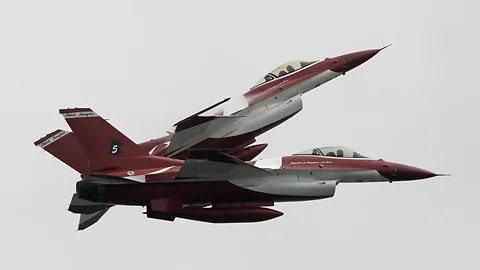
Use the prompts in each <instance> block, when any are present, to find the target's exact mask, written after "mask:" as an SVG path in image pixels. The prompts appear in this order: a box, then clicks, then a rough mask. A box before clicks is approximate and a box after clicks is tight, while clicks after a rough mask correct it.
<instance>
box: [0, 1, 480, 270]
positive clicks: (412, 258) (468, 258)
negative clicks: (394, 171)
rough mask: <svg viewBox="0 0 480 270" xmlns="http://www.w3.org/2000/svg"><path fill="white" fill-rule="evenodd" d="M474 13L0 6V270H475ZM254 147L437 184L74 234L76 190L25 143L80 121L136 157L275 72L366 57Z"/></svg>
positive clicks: (129, 211) (374, 5) (403, 8)
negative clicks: (264, 214) (227, 221)
mask: <svg viewBox="0 0 480 270" xmlns="http://www.w3.org/2000/svg"><path fill="white" fill-rule="evenodd" d="M478 8H479V4H478V3H477V2H476V1H466V0H462V1H419V0H416V1H409V0H408V1H381V0H363V1H353V0H347V1H305V0H295V1H280V0H276V1H251V0H247V1H209V0H206V1H205V0H204V1H163V2H160V1H119V0H116V1H113V0H112V1H50V0H49V1H22V0H16V1H1V2H0V34H1V36H0V89H1V91H2V94H3V95H2V98H1V99H0V103H1V106H0V110H1V113H2V116H3V117H2V127H3V128H2V135H1V138H2V141H3V147H2V149H3V151H2V153H3V155H2V163H3V165H2V170H3V172H4V173H3V180H2V185H1V188H0V190H1V194H0V195H1V196H0V202H1V204H0V212H1V213H2V219H1V220H2V221H1V225H0V247H1V254H2V256H1V260H0V268H2V269H32V268H36V269H62V270H64V269H83V270H84V269H242V270H243V269H247V268H248V269H319V268H322V269H389V270H397V269H398V270H400V269H401V270H404V269H437V270H440V269H449V270H450V269H479V268H480V264H479V261H478V251H479V248H480V247H479V245H480V244H479V243H480V233H479V232H478V229H479V227H480V214H479V210H478V209H479V206H480V196H479V191H480V189H479V187H480V184H479V181H480V177H479V175H478V171H477V169H478V164H479V163H478V162H479V158H478V155H480V142H479V140H480V127H479V125H480V124H479V116H480V111H479V108H478V102H479V98H480V94H479V87H478V63H479V60H480V59H479V55H480V54H479V53H478V48H480V41H479V37H478V26H479V25H480V21H479V19H478ZM390 43H392V44H393V45H392V46H391V47H389V48H388V49H386V50H384V51H382V52H381V53H380V54H378V55H377V56H375V57H374V58H373V59H372V60H370V61H369V62H367V63H366V64H364V65H363V66H361V67H360V68H358V69H356V70H353V71H352V72H351V73H349V74H347V76H341V77H339V78H337V79H335V80H333V81H331V82H329V83H327V84H325V85H323V86H321V87H319V88H317V89H315V90H314V91H312V92H309V93H308V94H306V95H305V96H303V99H304V109H303V111H302V112H301V113H300V114H298V115H297V116H295V117H294V118H292V119H291V120H289V121H288V122H286V123H285V124H283V125H281V126H280V127H278V128H276V129H274V130H272V131H270V132H269V133H266V134H265V135H263V136H261V137H260V138H259V142H268V143H269V147H268V148H267V149H266V150H265V152H264V153H262V155H261V157H274V156H281V155H288V154H291V153H294V152H299V151H302V150H305V149H308V148H312V147H320V146H329V145H338V144H340V145H346V146H349V147H353V148H356V149H359V150H360V151H362V152H363V153H365V154H367V155H370V156H373V157H376V158H384V159H386V160H389V161H394V162H401V163H406V164H409V165H414V166H417V167H421V168H424V169H428V170H432V171H434V172H438V173H452V174H453V175H452V176H451V177H445V178H434V179H429V180H425V181H417V182H404V183H394V184H388V183H371V184H350V185H347V184H344V185H340V186H339V187H338V188H337V192H336V195H335V196H334V197H333V198H331V199H327V200H320V201H313V202H303V203H284V204H278V205H276V207H275V208H276V209H278V210H280V211H282V212H284V213H285V215H284V216H282V217H280V218H278V219H274V220H271V221H267V222H263V223H256V224H243V225H238V224H237V225H234V224H231V225H212V224H208V223H200V222H194V221H187V220H177V221H175V222H174V223H170V222H165V221H159V220H153V219H147V218H146V217H145V215H142V214H141V213H142V212H143V211H144V209H142V208H140V207H115V208H113V209H111V210H110V211H109V212H108V213H107V214H106V215H105V216H104V217H103V218H102V219H101V220H100V221H99V222H98V223H97V224H95V225H94V226H92V227H90V228H89V229H87V230H85V231H81V232H76V231H75V230H76V226H77V223H78V216H77V215H74V214H72V213H70V212H68V211H67V210H66V208H67V204H68V203H69V202H70V198H71V196H72V193H73V192H74V191H75V182H76V181H78V180H79V177H78V175H77V173H76V172H75V171H73V170H71V169H70V168H69V167H67V166H65V165H64V164H62V163H61V162H60V161H58V160H56V159H54V158H53V157H51V156H50V155H49V154H48V153H46V152H44V151H42V150H41V149H39V148H36V147H34V146H33V142H34V141H35V140H37V139H38V138H40V137H42V136H44V135H45V134H47V133H49V132H51V131H53V130H55V129H57V128H62V129H69V128H68V125H67V124H66V122H65V121H64V120H63V118H62V117H61V116H60V115H59V114H58V109H60V108H67V107H91V108H93V109H94V110H95V111H96V112H97V113H99V114H100V115H102V116H104V117H105V118H109V119H110V122H111V123H112V124H113V125H115V126H116V127H117V128H118V129H120V130H121V131H122V132H124V133H125V134H126V135H127V136H129V137H130V138H132V139H133V140H134V141H136V142H141V141H144V140H148V139H151V138H155V137H159V136H163V135H165V134H166V133H165V130H166V129H170V128H171V126H172V124H174V123H175V122H176V121H178V120H180V119H182V118H183V117H186V116H188V115H190V114H192V113H195V112H197V111H198V110H200V109H203V108H205V107H207V106H209V105H211V104H213V103H215V102H217V101H219V100H222V99H224V98H226V97H235V96H239V95H241V94H243V93H245V92H246V91H248V89H249V88H250V87H251V86H252V85H253V84H254V83H255V82H256V81H258V80H259V79H260V77H262V76H263V75H264V74H265V73H267V72H268V71H270V70H271V69H273V68H275V67H277V66H278V65H280V64H282V63H284V62H286V61H290V60H317V59H320V60H321V59H324V58H325V57H329V56H330V57H332V56H337V55H340V54H344V53H348V52H353V51H358V50H364V49H372V48H379V47H382V46H385V45H388V44H390Z"/></svg>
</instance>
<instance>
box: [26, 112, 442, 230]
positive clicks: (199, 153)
mask: <svg viewBox="0 0 480 270" xmlns="http://www.w3.org/2000/svg"><path fill="white" fill-rule="evenodd" d="M60 113H61V114H62V115H63V117H64V118H65V120H66V121H67V123H68V125H69V126H70V128H71V129H72V132H69V131H65V130H57V131H55V132H52V133H50V134H48V135H47V136H46V137H44V138H41V139H39V140H37V141H36V142H35V143H34V144H35V145H36V146H38V147H41V148H43V149H44V150H46V151H47V152H49V153H50V154H52V155H54V156H55V157H57V158H58V159H60V160H62V161H63V162H64V163H66V164H68V165H69V166H70V167H72V168H73V169H75V170H76V171H77V172H79V173H80V175H81V178H82V179H81V180H80V181H78V182H77V183H76V192H75V193H74V194H73V196H72V199H71V203H70V206H69V211H71V212H73V213H76V214H80V221H79V225H78V229H79V230H83V229H86V228H88V227H90V226H91V225H93V224H95V223H96V222H97V221H98V220H99V219H100V218H101V217H102V216H103V215H104V214H105V213H106V212H107V211H108V209H110V208H111V207H113V206H116V205H134V206H142V207H146V212H144V214H146V216H147V217H148V218H153V219H160V220H165V221H174V220H175V219H176V218H182V219H189V220H195V221H203V222H210V223H244V222H259V221H266V220H270V219H273V218H277V217H279V216H281V215H283V213H282V212H279V211H277V210H274V209H271V208H267V207H270V206H274V205H275V203H277V202H292V201H309V200H321V199H326V198H331V197H333V196H334V195H335V192H336V187H337V185H338V184H339V183H351V182H395V181H411V180H419V179H426V178H431V177H435V176H439V175H440V174H436V173H433V172H430V171H427V170H423V169H420V168H416V167H412V166H408V165H404V164H399V163H393V162H388V161H384V160H382V159H372V158H369V157H367V156H366V155H364V154H361V153H360V152H358V151H355V150H352V149H350V148H347V147H338V146H337V147H321V148H314V149H312V150H308V151H303V152H299V153H297V154H294V155H290V156H284V157H279V158H272V159H262V160H257V161H249V162H244V161H242V160H239V159H237V158H235V157H233V156H230V155H227V154H225V153H222V152H220V151H214V150H189V151H188V153H189V154H188V155H187V158H186V159H185V160H179V159H173V158H168V157H159V156H153V155H150V154H149V153H148V151H146V150H145V149H142V148H141V147H140V146H139V145H137V144H135V143H134V142H133V141H132V140H130V139H129V138H127V137H126V136H125V135H124V134H122V133H121V132H120V131H118V130H117V129H116V128H115V127H113V126H112V125H111V124H109V123H108V122H107V121H105V120H104V119H103V118H102V117H100V116H99V115H98V114H97V113H95V112H94V111H93V110H91V109H79V108H77V109H62V110H60Z"/></svg>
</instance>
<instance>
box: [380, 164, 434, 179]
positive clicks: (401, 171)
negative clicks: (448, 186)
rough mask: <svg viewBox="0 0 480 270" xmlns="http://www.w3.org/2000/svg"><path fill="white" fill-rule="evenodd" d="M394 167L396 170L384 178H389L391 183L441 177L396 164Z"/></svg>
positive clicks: (386, 174) (385, 174)
mask: <svg viewBox="0 0 480 270" xmlns="http://www.w3.org/2000/svg"><path fill="white" fill-rule="evenodd" d="M392 165H393V164H392ZM393 166H394V167H395V170H394V171H393V172H389V173H384V174H383V176H384V177H386V178H388V179H389V180H390V181H411V180H420V179H427V178H431V177H435V176H439V175H438V174H436V173H433V172H431V171H427V170H424V169H420V168H416V167H413V166H408V165H403V164H394V165H393Z"/></svg>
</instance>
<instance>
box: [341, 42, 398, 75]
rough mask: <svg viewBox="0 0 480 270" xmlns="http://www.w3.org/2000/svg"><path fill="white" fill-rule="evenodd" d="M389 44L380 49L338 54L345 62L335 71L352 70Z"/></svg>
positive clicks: (344, 71)
mask: <svg viewBox="0 0 480 270" xmlns="http://www.w3.org/2000/svg"><path fill="white" fill-rule="evenodd" d="M388 46H390V45H388ZM388 46H385V47H383V48H380V49H373V50H366V51H360V52H354V53H349V54H345V55H341V56H338V59H339V60H340V61H341V62H343V64H342V66H340V67H338V68H336V69H334V70H333V71H335V72H339V73H343V74H345V73H346V72H347V71H350V70H352V69H354V68H356V67H358V66H360V65H361V64H363V63H365V62H367V61H368V60H370V59H371V58H372V57H374V56H375V55H376V54H377V53H379V52H380V51H381V50H383V49H385V48H387V47H388Z"/></svg>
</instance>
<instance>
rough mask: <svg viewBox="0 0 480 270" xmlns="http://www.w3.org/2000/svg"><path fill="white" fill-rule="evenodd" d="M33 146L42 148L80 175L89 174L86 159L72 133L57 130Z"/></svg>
mask: <svg viewBox="0 0 480 270" xmlns="http://www.w3.org/2000/svg"><path fill="white" fill-rule="evenodd" d="M34 145H35V146H38V147H41V148H43V150H45V151H47V152H48V153H49V154H51V155H52V156H54V157H56V158H57V159H59V160H60V161H62V162H63V163H65V164H67V165H68V166H69V167H70V168H72V169H74V170H75V171H77V172H79V173H80V174H81V175H88V174H90V173H91V170H90V168H89V160H88V157H87V155H86V154H85V151H84V150H83V148H82V146H81V145H80V144H79V143H78V140H77V138H76V137H75V134H73V133H72V132H69V131H66V130H61V129H57V130H55V131H53V132H50V133H49V134H47V136H45V137H43V138H41V139H39V140H37V141H36V142H34Z"/></svg>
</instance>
